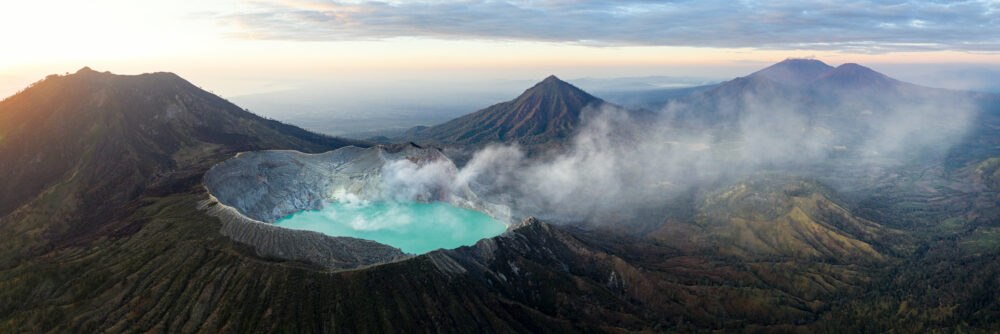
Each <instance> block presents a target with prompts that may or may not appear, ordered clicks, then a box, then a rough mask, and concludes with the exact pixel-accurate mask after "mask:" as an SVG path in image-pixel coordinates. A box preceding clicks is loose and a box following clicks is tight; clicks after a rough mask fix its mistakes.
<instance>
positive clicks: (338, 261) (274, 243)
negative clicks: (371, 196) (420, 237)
mask: <svg viewBox="0 0 1000 334" xmlns="http://www.w3.org/2000/svg"><path fill="white" fill-rule="evenodd" d="M201 209H203V210H206V211H207V212H208V213H209V214H211V215H213V216H216V217H218V218H219V219H220V220H221V221H222V228H221V229H220V232H221V233H222V234H223V235H225V236H228V237H230V238H232V239H233V240H235V241H237V242H240V243H243V244H247V245H250V246H251V247H253V248H254V250H256V251H257V254H258V255H260V256H264V257H273V258H281V259H286V260H293V261H303V262H311V263H314V264H317V265H320V266H323V267H325V268H327V269H333V270H346V269H356V268H358V267H362V266H366V265H372V264H378V263H386V262H391V261H395V260H402V259H406V258H409V257H410V255H407V254H405V253H403V251H401V250H399V249H398V248H395V247H391V246H388V245H384V244H381V243H378V242H374V241H370V240H363V239H357V238H349V237H331V236H327V235H324V234H322V233H319V232H313V231H302V230H292V229H287V228H281V227H278V226H274V225H271V224H268V223H262V222H259V221H255V220H253V219H250V218H247V217H246V216H244V215H242V214H240V213H239V212H237V211H236V209H234V208H232V207H230V206H226V205H224V204H221V203H219V202H218V201H217V200H216V199H215V198H214V197H213V198H210V199H208V200H205V201H203V202H202V203H201Z"/></svg>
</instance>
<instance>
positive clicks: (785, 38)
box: [215, 0, 1000, 53]
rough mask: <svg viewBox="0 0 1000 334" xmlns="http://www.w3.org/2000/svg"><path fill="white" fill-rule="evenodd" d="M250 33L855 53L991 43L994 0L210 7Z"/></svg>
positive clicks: (996, 45) (988, 47)
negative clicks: (219, 9)
mask: <svg viewBox="0 0 1000 334" xmlns="http://www.w3.org/2000/svg"><path fill="white" fill-rule="evenodd" d="M215 15H216V16H217V17H221V18H223V19H226V20H229V21H230V22H232V23H234V24H235V25H236V26H237V27H240V32H239V33H238V35H239V36H240V37H242V38H250V39H285V40H312V41H328V40H369V39H388V38H395V37H431V38H443V39H488V40H525V41H544V42H568V43H576V44H582V45H597V46H632V45H642V46H695V47H726V48H734V47H751V48H761V49H812V50H839V51H847V52H856V53H883V52H894V51H928V50H962V51H979V52H996V51H1000V34H996V31H997V29H998V28H1000V2H997V1H989V0H981V1H929V0H925V1H874V0H868V1H851V2H844V1H828V0H815V1H781V2H770V1H722V0H708V1H683V0H680V1H643V0H625V1H564V0H547V1H546V0H542V1H531V0H511V1H474V0H473V1H436V0H415V1H364V0H361V1H325V0H262V1H256V2H252V3H251V5H248V6H241V9H240V10H238V11H236V12H226V13H216V14H215Z"/></svg>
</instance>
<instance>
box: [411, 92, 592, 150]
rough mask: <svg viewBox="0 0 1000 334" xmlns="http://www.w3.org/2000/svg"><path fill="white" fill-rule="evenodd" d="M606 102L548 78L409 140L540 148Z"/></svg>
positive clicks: (414, 132)
mask: <svg viewBox="0 0 1000 334" xmlns="http://www.w3.org/2000/svg"><path fill="white" fill-rule="evenodd" d="M604 103H605V102H604V101H603V100H601V99H599V98H597V97H594V96H593V95H590V94H589V93H587V92H585V91H583V90H581V89H579V88H576V87H575V86H573V85H571V84H569V83H567V82H565V81H562V80H560V79H559V78H557V77H555V76H549V77H548V78H545V80H542V81H541V82H539V83H538V84H536V85H535V86H534V87H531V88H530V89H528V90H526V91H524V93H522V94H521V95H520V96H518V97H517V98H515V99H513V100H511V101H507V102H503V103H498V104H495V105H493V106H490V107H488V108H486V109H482V110H479V111H476V112H474V113H471V114H468V115H465V116H462V117H459V118H456V119H453V120H451V121H448V122H446V123H444V124H440V125H436V126H432V127H428V128H422V129H421V128H416V129H414V130H411V132H412V136H411V137H410V138H409V139H412V140H415V141H437V142H441V143H445V144H460V145H470V144H473V145H474V144H478V143H485V142H519V143H522V144H529V145H530V144H541V143H546V142H550V141H553V140H555V139H562V138H567V137H569V136H570V134H571V133H572V132H573V130H574V129H576V127H577V126H578V124H579V123H580V113H581V112H582V111H583V110H584V108H586V107H588V106H599V105H601V104H604Z"/></svg>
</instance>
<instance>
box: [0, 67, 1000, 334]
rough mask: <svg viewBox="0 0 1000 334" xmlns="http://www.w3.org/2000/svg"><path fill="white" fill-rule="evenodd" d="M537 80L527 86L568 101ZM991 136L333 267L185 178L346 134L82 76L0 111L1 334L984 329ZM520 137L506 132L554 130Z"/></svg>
mask: <svg viewBox="0 0 1000 334" xmlns="http://www.w3.org/2000/svg"><path fill="white" fill-rule="evenodd" d="M549 83H550V84H551V83H552V82H551V81H550V82H549ZM546 85H547V84H546V83H543V84H542V86H540V87H537V88H538V89H540V90H541V92H542V93H544V94H542V95H540V96H545V97H549V96H552V95H553V94H552V92H550V91H548V90H550V89H568V88H566V87H565V86H561V85H554V86H546ZM553 87H554V88H553ZM563 93H565V92H563ZM563 93H560V94H562V95H560V96H564V97H565V96H567V95H565V94H563ZM539 94H541V93H539ZM556 95H559V94H556ZM528 96H529V97H531V96H534V95H531V94H528ZM529 100H530V99H529ZM542 100H545V99H542ZM573 100H579V99H573ZM573 100H570V99H561V100H560V99H556V100H545V101H542V102H544V103H535V102H539V101H527V100H526V101H524V103H525V104H523V105H524V106H539V108H541V107H544V108H547V109H552V107H553V106H559V107H560V108H561V107H567V108H563V109H558V108H556V110H574V108H575V107H573V106H574V104H573V103H575V102H572V101H573ZM515 102H517V101H515ZM528 102H532V103H528ZM550 102H551V104H549V103H550ZM571 102H572V103H571ZM518 103H519V102H518ZM515 104H516V103H515ZM495 107H497V108H500V107H499V106H495ZM507 107H510V106H509V105H508V106H506V107H504V108H507ZM571 107H572V108H571ZM525 108H526V109H525ZM525 108H521V107H517V108H514V109H517V110H525V111H531V109H533V108H534V107H525ZM505 110H508V109H505ZM534 112H535V113H532V115H537V114H538V112H539V110H535V111H534ZM484 114H486V113H484ZM522 116H523V115H522ZM983 117H984V119H985V121H984V122H985V124H987V125H989V126H993V125H996V124H1000V122H994V123H990V122H991V119H992V118H990V117H992V116H989V115H987V116H983ZM543 119H545V118H543ZM543 123H544V122H543ZM491 124H505V123H503V122H496V123H491ZM538 124H542V123H538ZM545 124H550V123H545ZM551 124H555V123H551ZM551 124H550V125H551ZM546 126H548V125H546ZM989 126H983V127H982V128H981V129H980V130H981V132H973V133H972V134H971V135H970V138H971V139H967V140H966V141H965V142H963V143H961V144H960V145H958V147H965V148H972V150H970V151H962V152H954V153H950V154H957V155H959V156H960V158H961V159H966V158H968V159H967V160H964V162H963V163H961V164H957V165H954V166H951V165H946V166H942V165H940V164H934V163H927V162H926V161H923V160H921V161H917V162H913V163H898V164H883V165H882V166H890V167H891V168H892V169H891V172H887V173H878V172H871V173H869V172H868V171H867V170H865V171H863V173H860V174H851V173H848V172H844V171H843V170H842V169H837V166H828V165H823V166H819V167H816V169H815V170H819V172H815V170H811V171H814V172H815V173H813V175H818V176H816V177H802V178H795V177H786V176H782V174H783V171H776V172H772V173H760V174H754V175H749V176H746V177H745V178H743V179H740V180H735V181H730V182H723V183H720V184H713V185H708V186H705V188H704V189H694V190H691V191H690V194H689V195H690V196H681V197H679V198H678V199H675V200H672V201H671V202H670V203H669V205H666V207H667V208H668V209H669V210H666V211H668V212H665V213H663V212H657V215H658V216H657V219H656V222H654V223H649V224H648V226H645V225H644V226H642V228H641V229H639V230H641V231H643V232H642V233H636V232H634V231H629V230H626V229H624V228H620V229H609V228H595V229H592V230H584V229H578V228H573V227H555V226H552V225H548V224H545V223H541V222H537V221H527V222H526V223H525V224H524V225H523V226H521V227H519V228H517V229H515V230H513V231H512V232H511V233H510V234H508V235H505V236H501V237H497V238H493V239H491V240H489V241H487V242H483V243H481V244H479V245H477V246H475V247H462V248H458V249H456V250H450V251H438V252H432V253H429V254H426V255H423V256H419V257H414V258H411V259H408V260H404V261H400V262H394V263H388V264H384V265H379V266H374V267H368V268H364V269H360V270H354V271H343V272H330V271H327V270H324V269H322V267H320V266H318V265H316V264H313V263H303V262H295V261H287V260H283V259H278V258H265V257H262V256H259V255H258V254H256V253H255V252H254V251H253V250H252V249H250V248H249V247H248V246H245V245H242V244H239V243H236V242H233V241H232V240H230V239H229V238H227V237H225V236H222V235H221V234H220V233H219V232H218V231H219V227H220V222H219V221H218V219H217V218H214V217H212V216H209V215H207V214H205V213H204V212H203V211H200V210H198V209H197V206H198V203H199V202H200V201H202V200H204V199H206V198H207V197H208V194H207V193H206V192H205V190H204V188H203V187H202V186H201V178H202V175H203V174H204V172H205V171H206V170H207V169H208V168H209V167H210V166H212V165H214V164H216V163H218V162H219V161H221V160H223V159H225V158H227V157H229V156H231V155H232V154H234V153H235V152H239V151H243V150H253V149H268V148H285V149H297V150H302V151H307V152H317V151H323V150H327V149H331V148H335V147H339V146H342V145H346V144H350V143H353V142H347V141H341V140H339V139H336V138H329V137H324V136H320V135H316V134H311V133H308V132H306V131H304V130H301V129H298V128H295V127H291V126H287V125H284V124H281V123H278V122H275V121H270V120H265V119H261V118H259V117H256V116H254V115H252V114H249V113H246V112H245V111H243V110H241V109H239V108H236V107H235V106H233V105H231V104H229V103H228V102H226V101H224V100H222V99H220V98H218V97H215V96H212V95H211V94H208V93H206V92H204V91H201V90H199V89H197V88H194V87H193V86H191V85H190V84H189V83H187V82H186V81H183V80H182V79H180V78H178V77H176V76H174V75H172V74H166V73H159V74H151V75H143V76H134V77H123V76H114V75H110V74H101V73H96V72H93V71H89V70H81V72H80V73H77V74H74V75H70V76H65V77H62V76H56V77H51V78H48V79H46V80H45V81H42V82H39V83H38V84H36V85H33V86H32V87H31V88H29V89H26V90H25V91H23V92H22V93H20V94H17V95H15V96H12V97H10V98H8V99H5V100H4V101H3V102H0V134H4V136H5V137H4V138H5V139H4V141H0V164H3V166H4V168H2V169H0V235H2V236H3V237H2V238H0V333H7V332H55V333H62V332H109V333H117V332H240V333H243V332H296V333H299V332H348V333H355V332H413V331H426V332H461V331H474V332H487V333H492V332H640V331H646V332H671V331H676V332H717V331H738V330H742V331H745V332H802V333H815V332H827V333H844V332H973V333H974V332H982V333H992V332H997V331H1000V298H998V296H1000V261H998V258H1000V227H998V224H997V222H998V221H1000V218H998V217H1000V208H998V206H1000V197H997V194H998V190H1000V184H998V183H997V180H1000V179H998V178H997V170H998V169H1000V159H997V158H992V157H996V156H997V154H985V153H984V152H992V151H991V150H994V151H995V149H994V148H989V147H991V146H990V145H994V143H995V141H996V140H997V139H996V138H1000V136H996V135H995V130H993V132H985V131H986V129H987V128H989ZM543 128H544V129H545V130H544V131H539V132H537V133H536V132H533V131H534V130H536V129H543ZM511 129H513V128H503V129H500V128H497V131H494V132H491V134H490V136H494V135H495V136H500V134H501V133H503V134H505V135H508V132H509V131H510V130H511ZM524 129H525V130H523V131H522V130H516V131H514V133H513V134H516V135H521V134H528V135H532V134H538V135H539V136H541V137H528V138H549V137H547V136H549V135H555V136H561V134H559V133H561V132H559V131H563V130H567V129H570V128H569V127H566V126H563V125H559V126H555V127H534V126H532V127H528V128H524ZM29 130H31V131H29ZM501 130H502V131H501ZM529 130H530V131H529ZM550 130H551V131H550ZM980 130H977V131H980ZM490 138H494V137H490ZM495 138H500V137H495ZM510 138H513V137H510ZM540 140H541V139H540ZM11 142H18V143H20V144H22V145H19V146H17V147H13V146H12V145H9V143H11ZM969 152H973V153H969ZM956 159H958V158H956ZM961 159H958V160H961ZM852 162H856V161H852V160H849V159H845V160H843V161H838V163H845V164H850V163H852ZM950 162H951V161H950V160H949V163H950ZM890 167H887V168H890ZM806 174H807V175H808V174H809V173H806ZM816 179H820V180H823V182H830V183H842V184H852V185H856V184H862V185H863V186H856V187H844V189H848V191H845V192H839V193H838V192H837V191H834V190H833V189H832V188H830V187H827V186H825V185H824V183H822V182H820V181H816ZM844 180H853V182H854V183H847V182H844ZM837 189H841V188H839V187H838V188H837ZM661 214H665V215H666V217H665V218H662V219H661V217H663V216H662V215H661Z"/></svg>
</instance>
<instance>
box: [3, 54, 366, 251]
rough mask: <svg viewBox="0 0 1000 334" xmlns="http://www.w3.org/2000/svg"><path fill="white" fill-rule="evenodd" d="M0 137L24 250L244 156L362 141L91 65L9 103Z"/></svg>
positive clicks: (7, 189)
mask: <svg viewBox="0 0 1000 334" xmlns="http://www.w3.org/2000/svg"><path fill="white" fill-rule="evenodd" d="M0 137H2V138H3V140H2V141H0V228H3V229H5V230H6V231H7V232H9V233H12V235H20V236H23V238H22V240H23V241H24V242H25V244H24V245H21V246H25V247H28V246H29V245H33V246H31V247H39V244H44V243H46V240H48V241H54V240H60V239H73V238H77V237H81V238H82V236H84V235H87V234H89V233H91V232H94V231H96V230H98V229H100V228H101V226H103V225H104V224H107V223H109V220H113V217H115V216H116V215H118V214H121V213H120V212H119V211H121V208H122V206H123V205H124V204H125V203H127V202H128V201H130V200H132V199H134V198H136V197H137V196H139V195H140V194H141V193H142V192H144V191H146V190H148V189H156V188H162V187H164V186H166V185H167V184H170V183H171V182H173V181H175V180H176V179H187V180H189V181H188V182H198V178H199V177H200V175H199V174H198V170H200V169H206V168H208V166H210V165H211V164H212V163H213V162H214V161H217V160H218V159H221V158H222V157H224V156H228V155H231V154H233V153H236V152H241V151H246V150H257V149H266V148H290V149H297V150H302V151H306V152H321V151H326V150H330V149H334V148H337V147H341V146H345V145H349V144H362V143H358V142H354V141H347V140H341V139H337V138H331V137H326V136H321V135H317V134H313V133H310V132H307V131H304V130H302V129H299V128H296V127H293V126H288V125H284V124H281V123H279V122H276V121H272V120H266V119H263V118H261V117H258V116H256V115H253V114H251V113H249V112H246V111H244V110H243V109H241V108H239V107H237V106H235V105H233V104H231V103H229V102H227V101H226V100H224V99H222V98H219V97H217V96H215V95H212V94H210V93H208V92H205V91H204V90H201V89H199V88H197V87H195V86H194V85H192V84H191V83H189V82H187V81H185V80H184V79H181V78H180V77H178V76H177V75H174V74H171V73H152V74H142V75H134V76H122V75H114V74H110V73H99V72H96V71H93V70H91V69H89V68H84V69H81V70H80V71H78V72H76V73H75V74H71V75H66V76H58V75H52V76H49V77H47V78H46V79H45V80H42V81H40V82H37V83H35V84H34V85H32V86H31V87H29V88H27V89H25V90H24V91H22V92H21V93H19V94H16V95H14V96H11V97H8V98H7V99H5V100H3V101H2V102H0ZM116 212H118V213H116ZM83 239H86V238H83ZM65 241H66V242H68V240H65ZM18 248H20V247H18ZM9 251H11V253H16V250H14V249H10V250H9ZM22 255H23V254H22Z"/></svg>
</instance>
